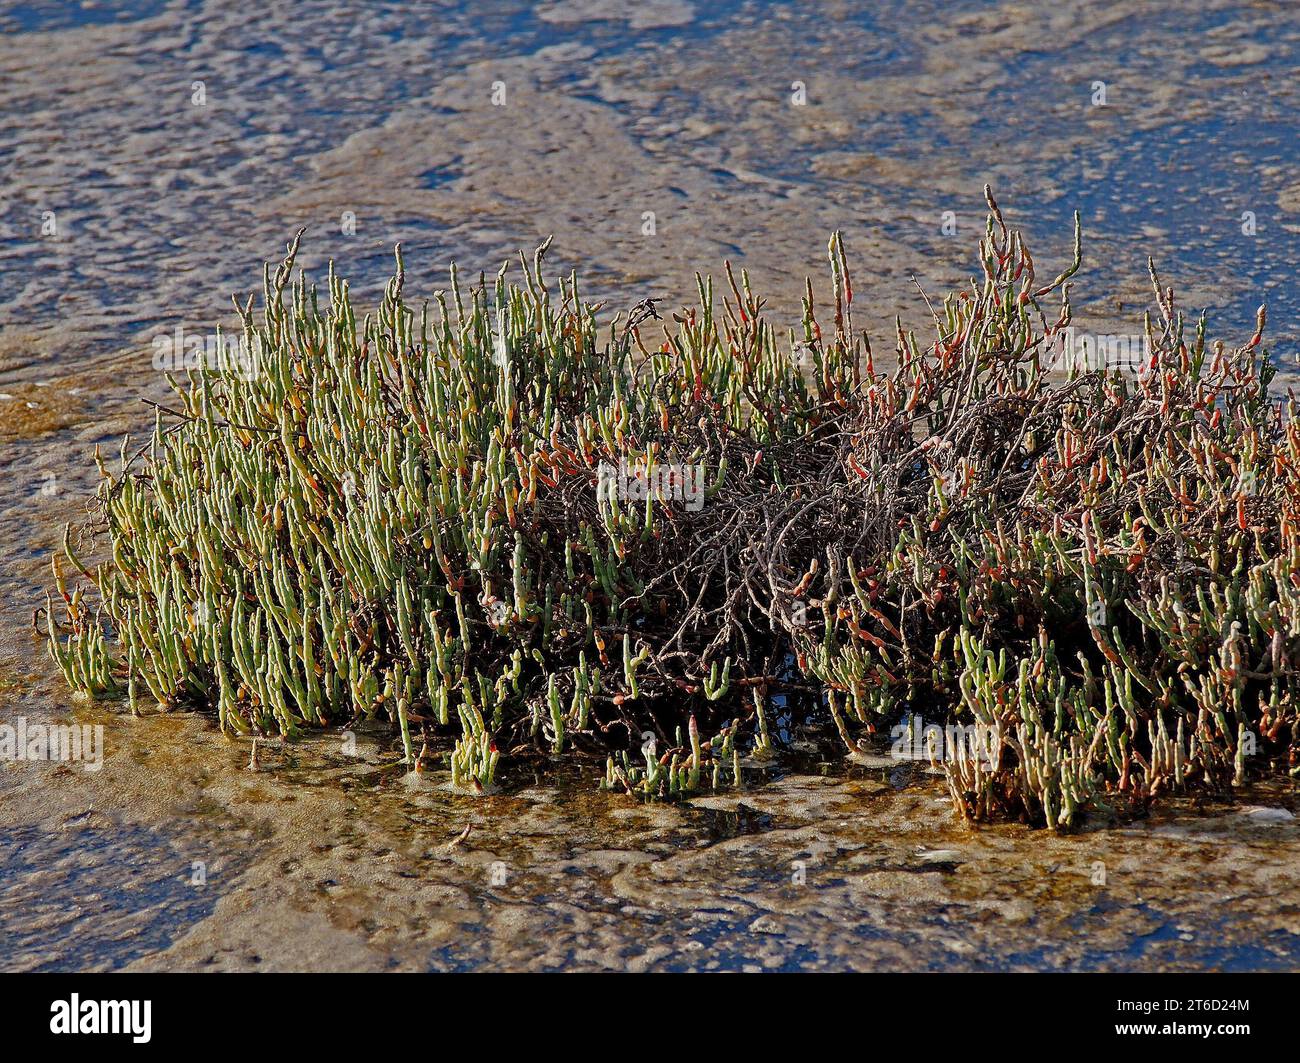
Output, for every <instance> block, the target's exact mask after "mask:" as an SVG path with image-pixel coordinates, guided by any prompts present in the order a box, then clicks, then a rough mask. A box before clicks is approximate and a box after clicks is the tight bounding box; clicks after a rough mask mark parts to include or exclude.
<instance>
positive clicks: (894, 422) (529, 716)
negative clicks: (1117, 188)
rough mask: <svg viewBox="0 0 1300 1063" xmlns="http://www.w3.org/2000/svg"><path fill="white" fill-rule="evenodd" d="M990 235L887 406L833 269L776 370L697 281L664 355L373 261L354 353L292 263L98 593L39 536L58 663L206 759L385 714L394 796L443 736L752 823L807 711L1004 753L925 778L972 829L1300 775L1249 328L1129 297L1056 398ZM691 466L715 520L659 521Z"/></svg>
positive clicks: (775, 353) (728, 296)
mask: <svg viewBox="0 0 1300 1063" xmlns="http://www.w3.org/2000/svg"><path fill="white" fill-rule="evenodd" d="M989 208H990V214H989V218H988V223H987V226H986V229H985V233H984V237H983V239H982V241H981V244H980V248H979V264H980V274H979V275H978V276H977V277H975V278H974V279H972V281H971V282H970V284H969V285H968V286H967V287H966V288H963V289H962V290H959V291H957V292H955V293H953V294H952V295H950V296H949V297H948V298H947V299H945V300H944V301H943V303H942V304H941V305H940V306H938V307H935V306H933V305H932V304H929V300H928V298H927V300H926V302H927V304H928V305H930V310H931V313H932V315H933V318H934V336H933V337H932V338H931V339H930V340H928V341H925V342H924V343H922V342H921V341H919V340H918V339H917V337H916V336H915V334H913V333H909V332H905V331H904V330H903V329H902V328H901V326H900V328H899V330H898V336H897V352H896V354H897V357H896V359H895V360H894V367H893V368H892V369H890V370H888V371H882V370H877V369H876V368H875V365H874V360H873V356H872V352H871V347H870V344H869V342H868V340H867V338H866V336H865V335H863V334H860V333H858V332H856V331H855V329H854V325H853V298H854V297H853V288H852V282H851V279H850V275H849V270H848V266H847V262H846V257H845V251H844V247H843V244H842V241H841V240H840V238H839V236H838V234H837V235H836V236H835V237H833V238H832V240H831V242H830V249H829V257H830V266H831V275H832V298H831V300H830V301H829V302H828V303H826V304H824V305H818V304H817V303H816V301H815V299H814V294H813V290H812V285H811V282H810V283H809V284H808V287H807V290H806V294H805V297H804V306H803V315H802V321H801V322H800V325H799V328H798V330H797V331H794V332H787V333H785V334H784V335H782V334H781V333H779V332H778V331H777V330H776V329H775V328H774V327H773V326H772V325H771V324H769V323H768V322H767V320H766V319H765V317H764V312H763V301H762V300H761V299H759V298H757V297H756V296H755V295H754V293H753V292H752V291H751V289H750V283H749V278H748V277H747V276H746V275H745V274H743V273H742V274H741V275H740V277H739V278H737V277H736V276H735V275H734V274H733V272H732V271H731V269H730V268H729V267H728V269H727V270H726V289H725V291H724V292H723V293H722V296H721V299H720V300H719V299H718V298H717V297H716V295H715V291H714V287H713V283H712V281H710V280H708V279H706V278H699V281H698V287H699V303H698V305H697V306H696V307H694V308H693V309H685V310H682V311H680V312H678V313H676V314H673V315H672V321H671V323H669V322H664V321H662V320H661V319H660V318H659V314H658V311H657V308H656V306H655V304H654V303H653V302H652V301H649V300H647V301H644V302H642V303H639V304H637V305H636V306H635V307H633V308H632V309H631V310H630V311H628V312H627V313H626V314H620V315H618V316H617V317H616V318H615V320H614V321H613V323H612V324H610V325H609V327H608V330H607V331H606V332H605V333H604V334H603V336H602V333H601V330H600V328H599V327H598V324H597V311H598V310H599V309H600V308H599V307H597V306H594V305H592V304H591V303H589V302H586V301H584V300H583V298H582V297H581V296H580V294H579V287H578V281H577V278H576V276H570V277H568V278H565V279H562V280H560V281H559V282H558V283H554V282H551V281H548V279H547V278H546V277H544V275H543V272H542V258H543V255H544V253H545V250H546V246H545V245H543V247H542V248H540V249H539V250H538V251H537V253H536V254H535V255H534V256H533V258H532V260H531V261H529V260H527V259H525V258H524V257H523V256H521V257H520V268H521V271H522V280H521V283H518V284H513V283H510V282H509V281H508V279H507V276H508V270H507V268H505V267H503V268H502V270H501V272H500V273H499V274H498V275H496V277H495V279H492V280H489V279H488V278H485V277H480V278H479V281H478V283H477V284H473V285H466V284H465V283H463V282H462V280H461V279H460V278H459V276H458V275H457V274H456V271H455V269H454V268H453V270H452V276H451V284H450V290H449V292H448V293H447V294H438V295H437V296H436V298H435V301H434V303H433V304H432V305H430V304H429V303H424V304H423V305H421V306H419V307H412V306H410V305H408V304H407V302H406V299H405V292H404V289H405V273H404V269H403V265H402V258H401V253H400V249H399V251H398V255H397V268H396V272H395V275H394V277H393V278H392V280H391V281H390V283H389V285H388V288H387V291H386V294H385V297H384V299H383V301H382V304H381V305H380V306H379V308H378V310H377V312H376V313H375V314H374V315H373V316H369V317H366V318H365V319H364V320H362V321H360V322H358V320H357V319H356V317H355V314H354V312H353V308H352V303H351V300H350V298H349V295H348V287H347V284H346V283H344V282H343V281H342V280H340V279H339V278H338V277H336V276H335V275H334V273H333V270H332V268H331V271H330V274H329V277H328V282H327V289H326V293H325V294H326V298H325V299H324V300H322V299H321V298H320V296H319V293H318V291H317V289H316V288H315V287H314V286H312V285H311V284H310V283H309V282H308V280H307V279H306V278H305V277H303V276H301V275H299V277H298V278H297V279H295V278H294V277H293V262H294V256H295V254H296V251H297V241H296V240H295V242H294V243H293V245H291V247H290V249H289V254H288V257H287V258H286V259H285V260H284V262H283V263H282V264H281V265H280V267H279V268H278V269H277V270H275V271H274V272H272V271H271V269H270V268H269V267H268V269H267V271H266V274H265V282H264V300H263V306H262V308H261V311H260V313H256V314H255V312H254V301H253V299H252V298H251V297H250V299H249V300H248V302H247V303H246V304H244V305H242V306H241V305H239V304H238V303H237V304H236V305H237V306H238V308H239V311H240V314H241V316H242V319H243V326H244V328H243V336H242V339H241V341H240V342H241V344H242V350H243V356H244V358H245V359H246V360H247V361H248V362H249V364H251V365H253V366H255V367H256V372H253V373H247V374H230V373H217V372H212V371H209V370H204V369H199V370H195V371H192V372H190V373H188V374H187V375H186V377H185V378H184V379H176V380H173V385H174V388H175V391H176V395H177V399H176V402H175V404H174V406H173V407H162V406H159V407H158V408H157V410H156V421H155V427H154V431H153V435H152V438H151V439H150V440H149V441H148V443H147V444H146V445H145V446H144V447H142V448H140V449H139V450H136V451H134V452H133V451H132V450H131V448H130V445H129V443H126V442H124V444H123V448H122V453H121V460H120V462H119V463H118V464H117V467H116V468H115V469H110V468H109V465H108V463H107V462H105V461H104V460H103V459H102V458H99V459H98V460H99V461H100V469H101V472H102V475H103V482H102V484H101V487H100V490H99V494H98V505H97V515H96V517H95V519H94V520H93V521H92V524H91V528H90V530H91V531H92V532H93V533H94V536H95V538H94V541H95V542H96V543H97V544H99V549H100V551H101V555H102V556H103V560H102V561H100V562H98V563H96V564H93V565H92V564H89V563H87V562H83V560H81V557H80V554H81V553H82V552H84V551H82V550H80V549H79V548H78V547H76V546H75V545H74V542H73V539H72V537H70V536H65V544H64V545H65V550H64V557H66V562H63V561H60V560H59V559H56V562H55V579H56V584H57V591H58V594H59V595H60V596H61V598H62V600H63V602H64V604H65V607H66V608H65V616H64V618H63V619H62V620H56V617H55V616H54V611H53V608H52V606H51V608H50V609H49V610H48V631H49V636H50V646H51V650H52V653H53V656H54V658H55V660H56V661H57V662H58V664H59V665H60V667H61V668H62V669H63V671H64V673H65V675H66V676H67V678H68V681H69V683H71V684H72V685H73V686H74V687H75V688H77V689H78V690H81V691H83V692H85V693H87V694H90V695H95V696H109V695H115V694H125V695H126V696H127V697H129V699H130V700H131V703H132V705H133V706H135V705H136V704H137V703H138V700H139V699H140V698H141V697H143V696H145V695H146V694H147V695H148V696H149V697H151V698H153V699H156V700H157V701H158V702H160V703H162V704H164V705H195V706H201V707H206V708H209V709H211V710H212V711H214V712H215V713H216V715H217V719H218V720H219V723H220V726H221V727H222V729H223V730H225V731H227V732H230V733H232V734H239V735H249V734H252V735H257V734H264V733H268V732H278V733H281V734H284V735H293V734H295V733H296V732H297V731H298V730H299V729H300V728H303V727H308V726H325V725H329V724H339V723H346V722H349V721H352V720H354V719H356V718H359V717H371V716H376V715H383V716H386V717H387V718H389V719H391V720H392V721H393V722H394V724H395V725H396V727H397V728H399V729H400V732H401V735H402V738H403V743H404V748H405V753H406V757H407V758H408V760H410V761H412V762H413V761H414V760H415V754H414V750H415V749H416V748H417V745H416V743H417V741H419V740H421V739H436V737H437V736H438V735H439V734H446V733H447V731H448V730H450V732H451V735H452V736H457V735H458V737H457V738H456V744H455V748H454V749H453V750H452V751H451V753H450V767H451V770H452V773H453V778H454V781H455V782H456V783H457V784H458V785H462V786H467V787H471V788H474V789H485V788H488V787H490V786H491V785H492V782H493V779H494V777H495V773H496V770H497V764H498V759H499V757H500V753H499V750H500V749H504V750H507V758H509V757H511V756H516V757H519V756H524V755H528V754H530V753H536V754H550V755H557V754H564V753H566V752H573V751H575V750H576V751H577V752H579V753H589V754H599V755H601V756H602V757H604V756H608V763H607V768H606V775H605V780H604V782H605V785H607V786H608V787H610V788H611V789H615V790H619V791H627V792H635V793H639V794H646V795H652V796H653V795H659V796H671V795H675V794H682V793H689V792H691V791H693V790H695V789H697V788H698V787H699V786H701V785H705V784H708V783H712V784H713V785H715V786H716V785H732V784H738V783H739V782H740V781H741V780H742V779H743V771H744V765H743V759H747V758H748V757H749V756H754V755H760V756H763V755H767V754H768V753H770V751H771V750H772V748H773V745H774V738H775V736H774V735H773V734H772V733H771V731H770V729H769V726H768V720H769V716H770V715H771V713H772V711H773V704H774V703H778V704H779V703H782V702H783V701H784V699H787V698H795V697H802V698H805V699H811V701H812V703H813V704H814V705H815V706H817V707H818V708H817V711H819V712H821V713H822V714H824V715H825V717H826V718H827V719H828V720H829V721H833V723H834V726H835V727H836V728H838V731H839V733H840V734H841V735H842V736H843V738H844V741H845V742H846V744H847V745H848V747H849V748H850V749H851V750H852V749H856V748H858V746H859V743H860V742H861V741H862V740H863V738H864V737H865V736H866V735H867V734H868V733H869V732H871V731H875V730H878V729H879V728H881V727H882V726H887V725H889V724H891V723H894V722H896V721H898V720H899V719H900V718H903V717H905V716H908V715H912V716H917V715H924V716H925V718H930V719H933V718H939V719H949V720H953V721H964V722H966V723H976V724H980V725H982V726H986V727H988V728H991V729H993V731H994V732H995V733H996V734H997V735H998V736H999V741H998V743H997V748H996V751H995V752H996V755H995V756H994V757H992V758H991V759H981V758H966V757H958V758H955V759H953V760H950V761H948V762H947V763H946V765H945V766H946V768H947V775H948V781H949V787H950V789H951V792H952V795H953V799H954V802H955V803H956V805H957V807H958V808H959V809H960V811H961V812H962V813H963V814H964V815H967V816H970V817H972V818H978V819H987V818H998V817H1005V816H1014V817H1020V818H1024V819H1027V820H1031V821H1035V822H1044V823H1046V824H1048V825H1051V826H1052V827H1056V828H1064V827H1068V826H1069V825H1071V824H1073V823H1075V822H1076V821H1077V820H1078V818H1079V817H1080V816H1081V815H1083V814H1084V813H1085V812H1088V811H1093V812H1099V813H1103V814H1113V813H1122V812H1129V811H1132V810H1133V809H1135V808H1139V807H1141V806H1143V805H1144V804H1145V803H1146V802H1147V801H1149V800H1150V799H1151V798H1152V797H1154V796H1156V795H1158V794H1160V793H1162V792H1164V791H1167V790H1171V789H1175V788H1185V787H1191V786H1198V787H1209V788H1220V787H1226V786H1230V785H1232V784H1234V783H1238V782H1241V781H1242V780H1243V779H1244V778H1245V776H1246V774H1247V769H1248V767H1249V764H1250V759H1249V758H1251V757H1255V758H1257V762H1258V763H1260V764H1264V763H1267V762H1270V761H1273V760H1277V759H1281V760H1283V761H1284V762H1285V764H1286V766H1287V767H1292V766H1294V764H1295V763H1296V754H1297V750H1300V733H1298V732H1297V702H1296V698H1297V693H1298V692H1300V686H1298V684H1297V680H1296V649H1297V644H1298V643H1297V636H1298V635H1300V539H1298V538H1297V504H1298V501H1300V472H1298V471H1297V470H1298V469H1300V428H1297V426H1296V422H1295V420H1294V407H1293V405H1292V404H1291V403H1290V402H1287V403H1286V405H1285V409H1283V408H1282V407H1281V406H1280V405H1279V404H1278V403H1277V402H1276V401H1275V400H1274V399H1273V398H1272V397H1271V396H1270V392H1269V381H1270V379H1271V377H1272V375H1273V368H1272V366H1271V365H1270V364H1269V361H1268V359H1267V356H1266V355H1265V353H1264V352H1263V350H1262V348H1261V345H1260V333H1261V332H1262V329H1263V313H1262V311H1261V314H1260V321H1259V329H1258V330H1257V332H1256V334H1255V335H1254V336H1253V337H1252V338H1251V339H1250V341H1249V342H1248V343H1246V344H1245V345H1244V346H1242V347H1239V348H1237V349H1235V350H1229V349H1226V348H1225V347H1224V345H1223V344H1212V345H1211V344H1208V343H1207V339H1206V328H1205V321H1204V319H1203V318H1202V319H1201V320H1200V321H1199V322H1197V323H1196V324H1195V325H1194V327H1192V328H1191V329H1190V330H1189V329H1188V327H1187V324H1186V322H1185V319H1184V315H1183V314H1182V312H1181V311H1180V310H1179V309H1178V308H1177V306H1176V305H1175V300H1174V296H1173V293H1172V291H1171V290H1169V289H1167V288H1164V287H1163V286H1162V285H1161V284H1160V282H1159V280H1158V279H1157V277H1156V274H1155V271H1154V268H1152V280H1153V284H1154V287H1155V294H1156V310H1155V312H1154V313H1152V314H1148V315H1147V317H1146V321H1145V324H1144V332H1145V338H1146V343H1145V344H1144V348H1143V349H1144V351H1145V354H1144V361H1143V364H1142V365H1140V366H1138V367H1136V369H1135V370H1134V367H1125V368H1123V369H1115V368H1107V367H1104V366H1103V367H1099V368H1096V369H1085V368H1080V367H1078V366H1075V365H1071V366H1069V367H1068V368H1067V370H1066V371H1065V372H1055V371H1054V367H1055V366H1056V365H1057V360H1058V353H1057V352H1058V351H1059V348H1060V343H1061V340H1062V337H1063V335H1064V334H1065V332H1066V330H1067V329H1069V328H1070V322H1071V314H1070V303H1069V281H1070V278H1071V276H1072V275H1073V274H1074V273H1075V271H1076V270H1077V269H1078V268H1079V262H1080V250H1081V249H1080V241H1079V235H1078V229H1077V219H1076V234H1075V247H1074V259H1073V262H1072V264H1071V266H1070V267H1069V268H1068V269H1066V270H1065V271H1064V272H1063V273H1062V274H1061V275H1060V276H1057V277H1055V278H1054V279H1052V280H1050V281H1048V282H1046V283H1043V282H1042V281H1041V280H1040V279H1038V278H1037V276H1036V271H1035V267H1034V262H1033V259H1032V257H1031V255H1030V253H1029V251H1028V250H1027V248H1026V247H1025V245H1024V242H1023V240H1022V238H1021V236H1020V235H1019V233H1017V232H1015V231H1012V230H1009V229H1008V228H1007V227H1006V225H1005V223H1004V222H1003V219H1002V215H1001V213H1000V211H999V210H998V208H997V205H996V204H995V203H994V202H993V199H992V197H991V196H990V197H989ZM300 235H301V234H300ZM654 330H658V333H659V335H658V336H657V337H652V336H651V333H652V331H654ZM97 458H98V455H97ZM141 459H143V460H141ZM137 463H138V464H137ZM665 469H666V470H669V473H668V474H667V475H663V470H665ZM611 470H621V472H620V473H619V475H618V477H617V478H616V479H617V483H618V485H619V486H618V489H610V485H611V483H613V482H614V481H613V480H611ZM692 471H695V472H697V473H698V474H699V475H698V478H697V485H698V488H699V492H700V495H701V499H700V500H701V502H702V504H701V505H698V506H692V505H688V504H685V499H686V495H687V492H685V491H683V492H681V493H680V494H678V495H674V494H673V493H672V492H671V491H664V490H662V489H657V487H656V485H658V488H663V487H664V485H666V484H669V485H671V484H676V485H677V486H682V484H683V482H685V483H686V484H688V485H689V484H690V483H691V475H690V473H691V472H692ZM69 565H70V566H71V567H72V568H73V569H75V576H76V577H78V578H77V579H75V580H72V582H71V583H70V579H71V577H72V574H70V573H69V571H68V566H69ZM702 728H703V733H705V734H714V737H713V738H710V739H708V740H707V741H704V740H702V739H701V733H702V731H701V729H702ZM683 729H685V731H686V737H683ZM647 734H648V735H649V736H650V737H652V738H653V739H654V741H653V742H647ZM661 750H662V752H660V751H661ZM742 754H743V757H742ZM642 761H644V764H643V763H642Z"/></svg>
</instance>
